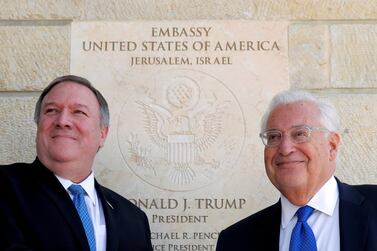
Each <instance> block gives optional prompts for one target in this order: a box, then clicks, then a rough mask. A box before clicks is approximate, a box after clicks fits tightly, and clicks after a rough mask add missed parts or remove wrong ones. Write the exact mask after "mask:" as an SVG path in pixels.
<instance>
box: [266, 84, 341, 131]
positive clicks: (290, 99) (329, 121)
mask: <svg viewBox="0 0 377 251" xmlns="http://www.w3.org/2000/svg"><path fill="white" fill-rule="evenodd" d="M298 101H307V102H312V103H314V105H316V106H317V107H318V109H319V112H320V123H321V124H322V126H323V127H325V128H326V129H327V130H329V131H331V132H336V131H338V130H339V127H340V121H339V116H338V113H337V111H336V109H335V107H334V105H333V104H331V103H330V102H328V101H326V100H324V99H319V98H316V97H315V96H314V95H313V94H311V93H309V92H307V91H302V90H288V91H283V92H280V93H278V94H277V95H276V96H275V97H274V98H273V99H272V100H271V102H270V105H269V107H268V109H267V111H266V112H265V114H264V115H263V117H262V121H261V131H262V132H263V131H265V130H266V129H267V120H268V118H269V117H270V113H271V112H272V111H273V110H274V109H275V108H276V107H278V106H280V105H286V104H291V103H295V102H298Z"/></svg>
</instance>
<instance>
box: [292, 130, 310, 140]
mask: <svg viewBox="0 0 377 251" xmlns="http://www.w3.org/2000/svg"><path fill="white" fill-rule="evenodd" d="M292 136H293V137H295V138H307V137H309V131H308V130H306V129H299V130H296V131H294V132H293V135H292Z"/></svg>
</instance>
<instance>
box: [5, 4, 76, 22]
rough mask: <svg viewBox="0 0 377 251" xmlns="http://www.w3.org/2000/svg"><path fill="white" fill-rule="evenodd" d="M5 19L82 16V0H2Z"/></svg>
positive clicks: (48, 18)
mask: <svg viewBox="0 0 377 251" xmlns="http://www.w3.org/2000/svg"><path fill="white" fill-rule="evenodd" d="M0 5H1V8H0V19H3V20H51V19H53V20H67V19H73V18H76V17H79V16H80V13H81V11H82V1H81V0H54V1H45V0H31V1H30V0H1V1H0Z"/></svg>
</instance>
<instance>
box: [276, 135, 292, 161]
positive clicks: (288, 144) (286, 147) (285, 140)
mask: <svg viewBox="0 0 377 251" xmlns="http://www.w3.org/2000/svg"><path fill="white" fill-rule="evenodd" d="M278 147H279V153H280V154H281V155H283V156H287V155H289V154H291V153H292V152H294V151H295V150H296V148H295V143H294V142H292V139H291V137H290V136H289V135H287V134H286V135H283V136H282V139H281V142H280V145H279V146H278Z"/></svg>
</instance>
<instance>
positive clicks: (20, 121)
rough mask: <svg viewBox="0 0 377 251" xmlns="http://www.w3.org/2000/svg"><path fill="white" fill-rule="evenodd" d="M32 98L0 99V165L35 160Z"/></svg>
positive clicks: (33, 100) (34, 99)
mask: <svg viewBox="0 0 377 251" xmlns="http://www.w3.org/2000/svg"><path fill="white" fill-rule="evenodd" d="M35 102H36V98H34V97H0V121H1V123H0V135H1V136H0V146H1V147H0V164H9V163H13V162H20V161H25V162H31V161H33V160H34V158H35V130H36V126H35V124H34V122H33V113H34V104H35Z"/></svg>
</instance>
